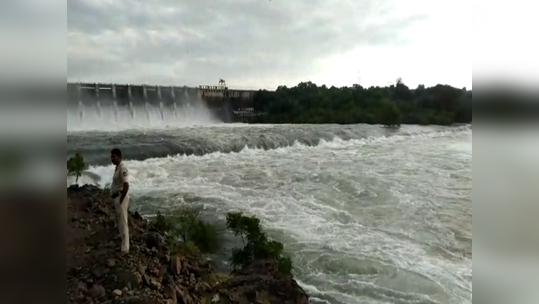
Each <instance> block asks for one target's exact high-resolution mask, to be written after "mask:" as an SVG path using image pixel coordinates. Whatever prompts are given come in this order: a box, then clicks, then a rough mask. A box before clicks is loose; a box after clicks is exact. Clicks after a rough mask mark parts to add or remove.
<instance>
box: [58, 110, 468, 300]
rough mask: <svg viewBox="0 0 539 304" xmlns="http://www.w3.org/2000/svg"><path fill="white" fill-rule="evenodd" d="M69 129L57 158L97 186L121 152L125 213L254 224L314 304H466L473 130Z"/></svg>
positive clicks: (74, 125)
mask: <svg viewBox="0 0 539 304" xmlns="http://www.w3.org/2000/svg"><path fill="white" fill-rule="evenodd" d="M195 116H196V115H195ZM196 117H200V116H196ZM69 118H70V116H69V114H68V136H67V154H68V155H71V154H73V153H75V152H80V153H82V155H83V156H84V157H85V160H86V162H87V163H89V164H90V168H89V169H88V172H89V174H88V175H89V176H93V178H94V179H95V178H98V179H99V183H101V184H106V183H108V182H109V181H110V177H111V175H112V172H113V167H112V166H111V165H110V164H109V151H110V149H111V148H112V147H119V148H121V149H122V151H123V153H124V158H125V159H126V164H127V167H128V168H129V170H130V173H131V190H130V191H131V193H132V194H131V196H132V203H131V206H130V208H131V209H132V210H139V211H140V212H141V213H144V214H147V215H151V214H155V213H156V212H157V211H158V210H160V211H163V212H167V211H169V210H173V209H175V208H178V207H179V206H182V205H196V206H203V207H204V208H205V214H207V215H208V217H210V218H213V219H223V216H224V214H225V213H226V211H231V210H234V211H244V212H245V213H247V214H252V215H256V216H257V217H259V218H260V219H261V221H262V224H263V225H264V227H265V228H266V229H267V230H268V232H269V233H270V235H271V236H272V237H274V238H276V239H278V240H279V241H281V242H283V243H284V245H285V250H286V252H287V253H288V254H289V255H290V256H291V257H292V259H293V262H294V266H295V270H294V272H295V276H296V278H297V280H298V281H299V282H300V284H301V285H302V286H303V287H304V288H305V290H306V291H307V292H308V293H309V295H310V297H311V299H312V301H311V302H312V303H332V304H333V303H334V304H337V303H339V304H340V303H342V304H344V303H349V304H356V303H472V129H471V127H470V126H461V127H432V126H430V127H420V126H403V127H402V128H400V129H399V130H393V129H385V128H381V127H380V126H370V125H348V126H339V125H244V124H219V123H216V122H214V121H205V123H204V124H203V125H198V126H195V125H193V124H191V126H186V125H185V124H184V125H182V126H177V125H174V124H173V123H170V122H161V123H156V124H148V123H140V124H135V123H134V122H133V123H131V124H128V123H125V122H124V123H122V124H120V125H119V126H113V125H110V124H108V125H107V123H103V122H102V123H99V120H93V121H88V120H87V121H86V122H85V123H84V124H83V123H80V122H79V120H81V119H80V117H78V118H76V117H73V116H72V117H71V122H70V119H69ZM147 118H148V119H149V118H150V117H149V116H148V117H147ZM119 127H121V130H118V128H119ZM110 130H115V131H114V132H111V131H110ZM84 179H86V180H84ZM84 181H90V179H89V178H88V177H83V182H84Z"/></svg>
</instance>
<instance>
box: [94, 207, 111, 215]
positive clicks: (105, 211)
mask: <svg viewBox="0 0 539 304" xmlns="http://www.w3.org/2000/svg"><path fill="white" fill-rule="evenodd" d="M97 214H103V215H110V211H109V209H107V208H105V207H102V206H101V207H99V208H98V209H97Z"/></svg>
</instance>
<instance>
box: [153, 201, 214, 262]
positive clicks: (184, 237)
mask: <svg viewBox="0 0 539 304" xmlns="http://www.w3.org/2000/svg"><path fill="white" fill-rule="evenodd" d="M150 227H151V228H152V229H153V230H156V231H158V232H166V234H167V236H168V241H169V243H170V244H171V245H172V246H175V247H179V248H182V249H187V251H188V252H189V253H195V252H197V251H200V252H202V253H215V252H217V251H218V250H219V249H220V248H221V245H222V238H221V236H222V233H221V230H220V229H219V228H218V226H217V225H216V224H211V223H207V222H205V221H203V220H202V219H201V212H200V209H197V208H190V207H189V208H188V207H186V208H181V209H180V210H177V211H175V212H172V213H170V214H168V215H167V216H164V215H162V214H161V213H160V212H158V213H157V216H156V217H155V218H154V219H153V220H152V221H151V223H150Z"/></svg>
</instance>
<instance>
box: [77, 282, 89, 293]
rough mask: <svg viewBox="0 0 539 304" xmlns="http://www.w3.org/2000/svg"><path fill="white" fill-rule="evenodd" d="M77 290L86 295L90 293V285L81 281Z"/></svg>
mask: <svg viewBox="0 0 539 304" xmlns="http://www.w3.org/2000/svg"><path fill="white" fill-rule="evenodd" d="M77 290H78V291H79V292H81V293H82V294H84V295H86V294H88V286H87V285H86V283H84V282H83V281H79V284H77Z"/></svg>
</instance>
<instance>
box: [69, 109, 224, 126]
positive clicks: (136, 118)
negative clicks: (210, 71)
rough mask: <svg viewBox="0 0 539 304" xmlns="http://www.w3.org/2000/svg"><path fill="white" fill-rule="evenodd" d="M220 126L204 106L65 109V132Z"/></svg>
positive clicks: (219, 122)
mask: <svg viewBox="0 0 539 304" xmlns="http://www.w3.org/2000/svg"><path fill="white" fill-rule="evenodd" d="M216 124H222V122H221V121H219V120H218V119H216V118H215V117H214V116H213V115H212V114H211V112H210V111H209V110H208V109H207V108H205V107H203V106H191V105H185V106H179V105H173V106H165V105H163V104H159V105H155V104H150V103H147V104H145V105H144V106H140V105H136V106H133V105H132V106H131V107H130V106H121V105H117V104H116V105H113V106H111V105H108V106H102V105H100V104H91V105H83V104H80V105H79V107H78V108H68V109H67V130H68V131H70V132H81V131H114V132H118V131H125V130H132V129H139V130H154V129H167V128H178V127H185V126H202V125H206V126H207V125H216Z"/></svg>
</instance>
